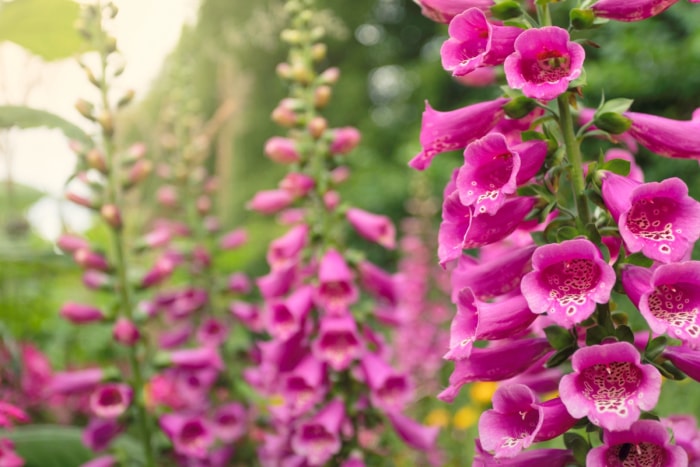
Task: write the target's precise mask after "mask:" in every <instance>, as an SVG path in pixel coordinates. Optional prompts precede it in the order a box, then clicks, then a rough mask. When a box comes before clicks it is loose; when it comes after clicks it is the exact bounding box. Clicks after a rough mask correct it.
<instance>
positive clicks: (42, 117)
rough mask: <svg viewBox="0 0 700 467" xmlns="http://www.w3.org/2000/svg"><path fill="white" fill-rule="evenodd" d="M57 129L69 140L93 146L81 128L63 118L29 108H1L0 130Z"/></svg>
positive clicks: (7, 106) (12, 106) (14, 106)
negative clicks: (15, 128)
mask: <svg viewBox="0 0 700 467" xmlns="http://www.w3.org/2000/svg"><path fill="white" fill-rule="evenodd" d="M14 127H17V128H37V127H47V128H55V129H57V130H60V131H62V132H63V134H65V135H66V137H67V138H70V139H74V140H76V141H79V142H81V143H83V144H84V145H85V146H92V139H90V137H89V136H88V135H87V134H86V133H85V132H84V131H83V130H82V129H80V127H78V126H76V125H74V124H73V123H71V122H69V121H68V120H66V119H64V118H63V117H59V116H58V115H55V114H52V113H51V112H46V111H45V110H37V109H32V108H29V107H23V106H16V105H4V106H0V128H14Z"/></svg>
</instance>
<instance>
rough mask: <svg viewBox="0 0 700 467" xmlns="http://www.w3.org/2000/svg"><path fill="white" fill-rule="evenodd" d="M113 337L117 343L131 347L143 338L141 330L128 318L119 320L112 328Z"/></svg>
mask: <svg viewBox="0 0 700 467" xmlns="http://www.w3.org/2000/svg"><path fill="white" fill-rule="evenodd" d="M112 337H113V338H114V340H115V341H116V342H119V343H120V344H122V345H125V346H127V347H131V346H133V345H134V344H136V342H138V340H139V338H140V337H141V333H140V332H139V328H138V327H136V325H135V324H134V323H133V322H132V321H130V320H129V319H127V318H119V319H118V320H117V322H116V323H114V328H112Z"/></svg>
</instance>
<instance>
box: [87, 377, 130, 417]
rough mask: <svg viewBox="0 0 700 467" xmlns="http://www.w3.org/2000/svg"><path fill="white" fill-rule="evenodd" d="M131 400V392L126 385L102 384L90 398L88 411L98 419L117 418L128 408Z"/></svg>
mask: <svg viewBox="0 0 700 467" xmlns="http://www.w3.org/2000/svg"><path fill="white" fill-rule="evenodd" d="M132 398H133V391H132V390H131V387H129V386H128V385H126V384H123V383H106V384H102V385H100V386H98V387H97V388H95V390H94V391H93V393H92V395H91V396H90V410H91V411H92V413H93V414H95V415H96V416H98V417H100V418H118V417H119V416H120V415H121V414H123V413H124V412H125V411H126V409H127V408H129V405H130V404H131V400H132Z"/></svg>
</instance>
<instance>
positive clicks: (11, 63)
mask: <svg viewBox="0 0 700 467" xmlns="http://www.w3.org/2000/svg"><path fill="white" fill-rule="evenodd" d="M84 3H85V2H84ZM114 3H115V4H116V5H117V6H118V8H119V14H118V15H117V17H116V18H115V20H114V24H113V26H114V29H113V31H112V33H113V35H114V36H115V37H116V38H117V43H118V47H119V50H120V51H121V52H122V54H123V56H124V58H125V61H126V63H127V67H126V70H125V71H124V73H123V74H122V75H121V77H120V78H119V82H118V85H117V87H116V90H117V92H118V90H119V89H121V90H122V91H124V90H127V89H133V90H134V91H136V99H137V100H138V98H139V97H143V96H145V95H146V94H147V92H148V89H149V87H150V85H151V83H152V82H153V80H154V78H155V77H156V76H157V75H158V72H159V71H160V68H161V66H162V64H163V60H164V59H165V57H166V56H167V55H168V53H169V52H170V51H172V50H173V49H174V47H175V45H176V44H177V41H178V39H179V37H180V32H181V30H182V27H183V25H184V24H191V23H194V22H195V21H196V17H197V9H198V6H199V0H114ZM87 55H90V54H87ZM91 58H93V59H94V57H89V56H87V57H85V59H86V61H88V62H89V61H90V59H91ZM91 88H92V86H91V85H90V84H89V83H88V81H87V78H86V77H85V74H84V73H83V71H82V70H81V69H80V67H79V66H78V64H77V61H76V60H75V59H73V58H69V59H65V60H60V61H55V62H44V61H43V60H41V59H40V58H38V57H36V56H33V55H31V54H30V53H28V52H26V51H25V50H24V49H22V48H21V47H19V46H17V45H15V44H13V43H10V42H2V43H0V105H7V104H12V105H19V104H24V105H28V106H30V107H34V108H38V109H43V110H48V111H50V112H53V113H56V114H58V115H60V116H62V117H63V118H65V119H67V120H69V121H71V122H73V123H75V124H76V125H78V126H81V127H83V128H84V129H86V130H88V129H89V130H91V131H92V130H93V129H91V128H90V124H89V122H87V121H86V120H85V119H83V118H82V117H80V115H79V114H78V112H77V111H76V110H75V108H74V104H75V102H76V100H77V99H78V98H79V97H88V98H89V97H90V92H93V91H92V89H91ZM8 155H9V168H10V171H11V174H12V178H13V180H15V181H16V182H19V183H22V184H25V185H29V186H31V187H33V188H36V189H39V190H41V191H44V192H46V194H47V196H46V197H45V198H44V199H42V200H41V201H40V202H39V203H37V204H36V205H35V206H34V207H33V208H32V209H31V210H30V212H29V214H28V217H29V220H30V222H31V223H32V224H33V225H34V227H36V228H37V229H38V230H39V232H40V233H41V234H43V235H44V236H46V237H49V238H55V236H56V235H58V229H59V226H60V222H59V217H58V215H59V214H58V213H59V211H60V212H62V213H63V215H64V216H68V217H69V219H68V221H69V223H71V224H72V225H73V227H74V228H75V229H76V230H81V229H82V228H85V227H86V226H87V224H86V223H87V222H88V216H87V213H85V212H81V210H80V209H76V208H74V207H71V206H66V205H65V204H64V203H59V200H62V198H63V192H64V184H65V181H66V180H67V179H68V177H69V176H70V175H71V173H72V171H73V167H74V164H75V156H74V155H73V153H72V152H71V151H70V150H69V149H68V146H67V140H66V138H65V137H64V136H63V135H62V133H60V132H59V131H57V130H46V129H35V130H10V131H9V132H6V133H5V134H2V133H0V180H5V179H6V178H7V175H8Z"/></svg>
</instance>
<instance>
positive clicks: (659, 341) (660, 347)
mask: <svg viewBox="0 0 700 467" xmlns="http://www.w3.org/2000/svg"><path fill="white" fill-rule="evenodd" d="M667 344H668V338H667V337H666V336H659V337H655V338H654V339H652V340H650V341H649V343H648V344H647V348H646V350H645V351H644V355H645V356H646V358H647V359H648V360H649V361H650V362H653V361H654V360H656V357H658V356H659V355H661V353H662V352H663V351H664V349H665V348H666V345H667Z"/></svg>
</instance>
